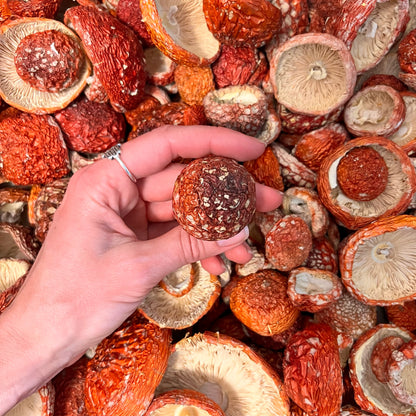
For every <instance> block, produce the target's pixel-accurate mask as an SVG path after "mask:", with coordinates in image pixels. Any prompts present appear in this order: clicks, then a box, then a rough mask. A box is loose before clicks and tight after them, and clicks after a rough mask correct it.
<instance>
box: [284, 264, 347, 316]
mask: <svg viewBox="0 0 416 416" xmlns="http://www.w3.org/2000/svg"><path fill="white" fill-rule="evenodd" d="M341 293H342V283H341V279H340V278H339V277H338V276H337V275H336V274H335V273H332V272H330V271H327V270H317V269H310V268H308V267H298V268H296V269H293V270H291V271H290V273H289V277H288V287H287V294H288V296H289V299H290V300H291V301H292V303H293V305H295V306H296V308H298V309H299V310H301V311H306V312H311V313H314V312H318V311H320V310H322V309H324V308H326V307H328V306H329V305H330V304H331V303H333V302H335V301H336V300H338V299H339V297H340V296H341Z"/></svg>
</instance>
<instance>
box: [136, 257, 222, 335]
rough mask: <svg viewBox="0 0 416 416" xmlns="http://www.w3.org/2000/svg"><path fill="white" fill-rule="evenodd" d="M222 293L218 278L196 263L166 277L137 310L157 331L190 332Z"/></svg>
mask: <svg viewBox="0 0 416 416" xmlns="http://www.w3.org/2000/svg"><path fill="white" fill-rule="evenodd" d="M220 293H221V283H220V281H219V279H218V277H217V276H215V275H212V274H210V273H208V272H207V271H206V270H204V269H203V268H202V266H201V264H200V263H199V262H197V263H192V264H188V265H185V266H183V267H181V268H179V269H178V270H176V271H175V272H173V273H171V274H169V275H167V276H166V277H165V278H164V279H163V280H162V281H161V282H160V284H159V285H158V286H155V287H154V288H153V289H152V290H151V291H150V292H149V293H148V294H147V296H146V297H145V299H144V300H143V301H142V302H141V304H140V305H139V310H140V311H141V313H142V314H143V315H144V316H146V318H147V319H149V320H150V321H151V322H153V323H155V324H156V325H158V326H159V327H160V328H174V329H183V328H189V327H191V326H192V325H193V324H195V323H196V322H197V321H199V320H200V319H201V318H202V317H203V316H204V315H205V314H206V313H207V312H208V311H209V310H210V309H211V307H212V306H213V305H214V303H215V301H216V300H217V299H218V297H219V295H220Z"/></svg>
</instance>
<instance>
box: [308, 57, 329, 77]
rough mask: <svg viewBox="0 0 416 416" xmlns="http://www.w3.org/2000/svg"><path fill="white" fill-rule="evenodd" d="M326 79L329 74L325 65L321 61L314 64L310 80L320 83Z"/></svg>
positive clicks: (310, 68)
mask: <svg viewBox="0 0 416 416" xmlns="http://www.w3.org/2000/svg"><path fill="white" fill-rule="evenodd" d="M326 77H327V72H326V69H325V66H324V64H323V63H322V62H321V61H317V62H314V63H313V64H311V65H310V67H309V75H308V79H311V78H313V79H315V80H317V81H320V80H322V79H325V78H326Z"/></svg>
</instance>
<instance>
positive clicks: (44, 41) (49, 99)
mask: <svg viewBox="0 0 416 416" xmlns="http://www.w3.org/2000/svg"><path fill="white" fill-rule="evenodd" d="M1 32H2V36H1V39H0V59H1V61H2V65H1V67H0V95H1V97H2V98H3V99H4V101H6V102H7V103H8V104H10V105H11V106H13V107H16V108H18V109H20V110H23V111H27V112H31V113H37V114H45V113H53V112H54V111H57V110H60V109H62V108H64V107H66V106H67V105H68V104H69V103H70V102H71V101H73V100H74V99H75V98H76V97H77V96H78V95H79V94H80V93H81V91H82V90H83V89H84V87H85V85H86V83H87V78H88V77H89V75H90V73H91V65H90V62H89V60H88V58H87V57H86V55H85V52H84V49H83V48H82V45H81V42H80V40H79V38H78V37H77V36H76V35H75V33H74V32H73V31H72V30H71V29H69V28H68V27H67V26H65V25H64V24H63V23H61V22H59V21H56V20H53V19H46V18H29V17H27V18H21V19H17V20H15V21H12V22H11V23H9V24H6V25H3V26H2V28H1ZM55 45H56V46H55ZM38 49H39V50H38ZM37 50H38V52H37V53H36V51H37ZM64 58H65V59H64ZM45 60H46V61H47V62H46V63H45ZM64 63H65V65H64ZM35 68H37V70H35ZM22 76H23V77H22ZM51 79H54V80H55V81H57V82H56V83H53V85H51V82H50V80H51Z"/></svg>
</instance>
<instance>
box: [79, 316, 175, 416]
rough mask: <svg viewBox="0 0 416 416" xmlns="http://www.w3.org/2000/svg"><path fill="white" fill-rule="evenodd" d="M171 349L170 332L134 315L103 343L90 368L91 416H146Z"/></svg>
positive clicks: (88, 395)
mask: <svg viewBox="0 0 416 416" xmlns="http://www.w3.org/2000/svg"><path fill="white" fill-rule="evenodd" d="M170 347H171V331H170V330H168V329H162V328H159V327H158V326H157V325H155V324H152V323H150V322H149V321H147V319H146V318H144V317H143V316H141V315H140V314H139V313H137V312H136V313H134V314H132V315H131V316H130V317H129V318H128V319H127V320H126V321H125V322H123V324H122V325H121V326H120V327H119V328H118V329H117V330H115V331H114V332H113V333H112V334H111V335H109V336H108V337H107V338H105V339H104V340H103V341H101V343H100V344H99V345H98V346H97V349H96V351H95V355H94V357H93V358H92V359H91V360H90V361H89V362H88V364H87V374H86V377H85V385H84V387H85V408H86V409H87V412H88V414H101V415H116V414H128V415H136V414H140V415H141V414H143V413H144V412H145V411H146V409H147V408H148V406H149V404H150V402H151V401H152V399H153V396H154V392H155V389H156V386H158V385H159V383H160V381H161V379H162V375H163V373H164V372H165V369H166V366H167V361H168V357H169V353H170ZM126 409H128V411H127V410H126ZM126 411H127V413H126Z"/></svg>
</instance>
